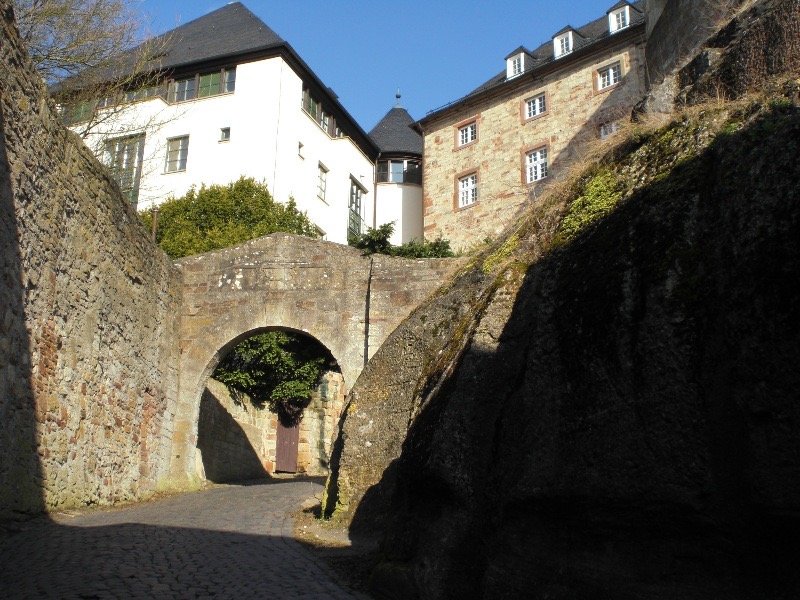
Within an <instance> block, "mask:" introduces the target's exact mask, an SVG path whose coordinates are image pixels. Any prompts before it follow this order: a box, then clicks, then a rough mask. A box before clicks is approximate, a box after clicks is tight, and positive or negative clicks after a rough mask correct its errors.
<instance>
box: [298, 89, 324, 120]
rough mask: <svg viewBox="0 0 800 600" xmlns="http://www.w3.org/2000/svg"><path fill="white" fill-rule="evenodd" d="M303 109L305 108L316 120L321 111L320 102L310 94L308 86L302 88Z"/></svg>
mask: <svg viewBox="0 0 800 600" xmlns="http://www.w3.org/2000/svg"><path fill="white" fill-rule="evenodd" d="M302 107H303V110H305V111H306V112H307V113H308V114H309V115H311V117H312V118H313V119H314V120H315V121H316V120H317V119H318V118H319V114H320V112H321V111H322V108H321V106H320V103H319V102H317V101H316V100H315V99H314V98H313V97H312V96H311V92H310V91H309V90H308V88H304V89H303V103H302Z"/></svg>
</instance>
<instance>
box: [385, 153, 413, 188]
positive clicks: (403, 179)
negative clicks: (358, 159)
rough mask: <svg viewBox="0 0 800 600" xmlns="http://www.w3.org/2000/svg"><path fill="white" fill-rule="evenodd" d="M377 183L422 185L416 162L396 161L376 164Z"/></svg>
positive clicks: (409, 160) (410, 160)
mask: <svg viewBox="0 0 800 600" xmlns="http://www.w3.org/2000/svg"><path fill="white" fill-rule="evenodd" d="M378 183H416V184H418V185H421V184H422V169H421V168H420V164H419V161H418V160H414V159H405V160H403V159H397V160H381V161H379V162H378Z"/></svg>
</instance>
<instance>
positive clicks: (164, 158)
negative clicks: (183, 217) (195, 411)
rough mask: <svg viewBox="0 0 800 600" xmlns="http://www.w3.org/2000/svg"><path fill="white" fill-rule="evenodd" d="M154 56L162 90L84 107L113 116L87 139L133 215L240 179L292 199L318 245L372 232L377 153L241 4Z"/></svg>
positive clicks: (172, 36) (166, 39) (160, 41)
mask: <svg viewBox="0 0 800 600" xmlns="http://www.w3.org/2000/svg"><path fill="white" fill-rule="evenodd" d="M154 47H156V48H158V50H159V54H158V56H156V57H154V59H153V60H152V61H150V62H149V63H148V66H147V68H148V70H151V71H152V72H158V73H160V74H163V77H161V78H160V80H159V84H158V85H156V86H152V87H148V88H144V89H137V90H131V91H130V92H129V93H128V94H127V95H126V98H125V104H123V105H122V107H121V108H120V105H119V102H120V99H119V98H114V99H111V98H109V99H104V100H100V102H99V104H98V105H97V107H90V108H96V110H98V111H99V113H100V114H102V112H103V111H106V112H108V114H109V115H111V118H109V119H107V120H106V121H105V122H101V123H100V124H99V125H97V126H96V127H95V128H93V129H92V130H91V133H89V135H88V136H87V137H86V143H87V144H88V145H89V146H90V147H91V148H93V150H94V151H95V152H96V154H97V155H98V156H99V157H101V158H102V160H103V161H104V162H105V163H106V164H108V165H109V166H110V167H111V168H112V171H113V172H114V173H115V175H116V176H117V179H118V181H119V182H120V187H121V188H122V190H123V192H124V193H125V194H126V195H127V196H128V198H129V199H130V201H131V203H132V204H133V205H134V206H135V207H136V208H137V209H138V210H142V209H147V208H149V207H152V206H154V205H157V204H159V203H161V202H163V201H165V200H166V199H167V198H169V197H177V196H181V195H183V194H184V193H185V192H186V191H188V190H189V188H190V187H191V186H197V187H199V186H200V185H202V184H206V185H208V184H228V183H230V182H232V181H235V180H236V179H238V178H239V177H241V176H246V177H253V178H255V179H256V180H258V181H263V182H265V183H266V184H267V186H268V187H269V190H270V192H271V193H272V195H273V197H274V198H275V199H276V200H279V201H282V202H286V201H288V200H289V199H290V198H294V200H295V202H296V203H297V206H298V208H299V209H300V210H302V211H305V212H306V213H307V214H308V216H309V218H310V219H311V220H312V221H313V222H314V223H315V224H316V225H317V227H318V228H319V229H320V231H321V232H322V234H323V235H324V237H325V239H328V240H331V241H334V242H339V243H346V242H347V238H348V234H354V233H356V234H357V233H360V232H361V231H362V230H363V228H364V227H365V226H374V225H375V213H374V210H375V205H376V202H375V198H374V194H375V191H376V186H375V164H376V159H377V157H378V153H379V149H378V147H377V145H376V144H375V143H374V142H373V141H372V139H371V138H370V137H369V136H368V135H367V134H366V133H365V132H364V131H363V130H362V129H361V127H360V126H359V125H358V123H356V121H355V120H354V119H353V118H352V117H351V116H350V115H349V114H348V113H347V111H346V110H345V109H344V107H343V106H342V105H341V104H340V103H339V101H338V99H337V97H336V96H335V94H334V93H333V92H332V90H331V89H330V88H328V87H327V86H325V85H324V84H323V83H322V81H320V80H319V78H318V77H317V76H316V75H315V74H314V72H313V71H312V70H311V69H310V68H309V67H308V65H306V64H305V62H303V60H302V59H301V58H300V57H299V56H298V54H297V53H296V52H295V50H294V49H293V48H292V47H291V46H290V45H289V44H288V43H287V42H286V41H284V40H283V39H281V38H280V37H279V36H278V35H277V34H276V33H275V32H274V31H272V30H271V29H270V28H269V27H267V25H265V24H264V23H263V22H262V21H261V20H260V19H259V18H258V17H256V16H255V15H254V14H253V13H251V12H250V11H249V10H248V9H247V8H246V7H245V6H243V5H242V4H241V3H239V2H235V3H232V4H228V5H226V6H225V7H223V8H221V9H219V10H216V11H214V12H212V13H209V14H207V15H205V16H203V17H200V18H199V19H196V20H194V21H191V22H189V23H186V24H185V25H182V26H180V27H178V28H176V29H174V30H172V31H169V32H167V33H166V34H164V35H163V36H160V37H159V38H157V39H156V40H155V44H154ZM104 106H107V107H104ZM71 108H72V109H74V108H75V107H71ZM83 108H85V107H83ZM69 112H70V111H68V114H69ZM72 114H73V115H74V112H73V113H72ZM75 116H77V117H78V118H75V119H73V120H74V124H73V127H74V128H76V129H77V128H79V127H80V122H79V121H80V117H81V114H80V113H78V114H77V115H75ZM419 219H420V222H421V219H422V211H421V207H420V209H419ZM421 236H422V227H421V225H420V227H419V235H417V236H416V237H420V238H421Z"/></svg>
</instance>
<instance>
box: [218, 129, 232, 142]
mask: <svg viewBox="0 0 800 600" xmlns="http://www.w3.org/2000/svg"><path fill="white" fill-rule="evenodd" d="M219 141H220V142H230V141H231V128H230V127H220V128H219Z"/></svg>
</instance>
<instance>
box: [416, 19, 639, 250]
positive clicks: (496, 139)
mask: <svg viewBox="0 0 800 600" xmlns="http://www.w3.org/2000/svg"><path fill="white" fill-rule="evenodd" d="M616 36H619V37H616ZM616 36H615V43H614V44H612V45H610V46H607V47H606V48H605V49H603V50H598V51H595V52H593V53H592V54H591V55H589V56H587V57H586V58H583V59H580V60H577V62H573V61H572V60H571V59H569V58H567V59H562V60H564V62H565V65H564V66H562V67H561V68H554V70H552V72H550V73H548V74H545V75H543V76H538V77H536V78H535V79H531V78H530V77H527V76H525V75H523V76H521V77H520V78H519V82H516V83H515V84H513V85H510V86H502V89H503V90H507V91H505V92H503V95H502V96H499V97H497V96H496V95H492V94H489V95H488V96H487V95H483V99H482V100H475V101H474V102H470V101H466V102H464V103H461V104H459V105H458V106H459V108H454V109H453V110H452V111H448V112H446V113H444V114H443V115H442V116H441V117H439V118H436V119H434V120H433V121H432V122H429V123H425V124H424V133H425V150H424V156H425V167H424V178H425V181H424V188H423V193H424V198H423V202H424V210H425V217H424V218H425V237H426V238H429V239H430V238H435V237H437V236H442V237H444V238H446V239H449V240H450V242H451V244H452V245H453V247H454V248H457V249H464V248H469V247H474V246H475V245H477V244H479V243H481V242H482V241H483V240H484V238H486V237H495V236H497V235H498V234H499V233H500V231H502V229H503V228H504V227H505V226H506V225H508V223H509V222H510V221H511V220H512V219H513V217H514V216H515V215H516V214H517V211H518V209H519V208H520V206H521V205H523V204H529V203H530V201H531V200H532V199H535V198H536V197H537V196H540V195H541V194H542V189H541V187H542V185H547V183H548V182H549V181H552V180H553V179H554V178H558V177H559V176H560V175H562V174H563V173H564V172H565V171H566V170H567V169H568V168H569V165H570V164H574V163H576V162H581V160H582V159H584V157H585V156H586V155H587V154H588V153H589V151H590V149H592V148H594V147H595V146H596V143H597V140H598V138H599V129H600V125H601V124H602V123H607V122H611V121H617V120H623V121H624V120H628V119H629V117H630V111H631V109H632V107H633V106H634V105H635V104H636V103H637V102H639V100H641V98H642V97H643V96H644V95H645V65H644V60H645V59H644V41H643V35H642V30H641V28H639V29H636V30H634V31H631V32H623V33H619V34H616ZM617 61H619V62H620V64H621V67H622V75H623V79H622V82H621V83H620V84H619V85H616V86H613V87H611V88H608V89H606V90H598V89H597V85H596V81H597V70H598V68H600V67H603V66H606V65H609V64H612V63H614V62H617ZM540 93H544V94H545V97H546V103H547V111H546V112H545V113H544V114H543V115H540V116H537V117H534V118H532V119H525V118H524V115H525V113H524V103H525V101H526V100H527V99H528V98H531V97H532V96H535V95H537V94H540ZM473 119H475V120H476V121H477V126H478V139H477V141H476V142H474V143H472V144H469V145H468V146H465V147H458V146H457V144H456V138H457V133H458V128H459V127H460V126H461V125H463V124H464V123H465V122H468V121H470V120H473ZM539 147H546V148H547V152H548V163H549V176H548V178H547V179H545V180H543V181H542V182H541V183H540V184H528V183H526V180H525V173H526V170H525V155H526V153H527V152H529V151H531V150H534V149H536V148H539ZM470 173H476V174H477V177H478V201H477V202H476V203H474V204H472V205H470V206H467V207H466V208H459V207H458V203H457V199H456V194H457V186H458V178H460V177H463V176H464V175H467V174H470Z"/></svg>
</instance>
